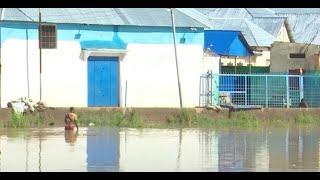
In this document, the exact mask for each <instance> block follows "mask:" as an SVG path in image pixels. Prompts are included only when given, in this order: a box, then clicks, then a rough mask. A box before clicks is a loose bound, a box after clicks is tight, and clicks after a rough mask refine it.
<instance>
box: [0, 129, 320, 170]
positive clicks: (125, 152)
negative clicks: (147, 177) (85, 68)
mask: <svg viewBox="0 0 320 180" xmlns="http://www.w3.org/2000/svg"><path fill="white" fill-rule="evenodd" d="M0 135H1V138H0V151H1V154H0V171H319V155H320V154H319V142H320V131H319V128H298V127H290V128H288V129H283V128H263V129H261V130H259V131H243V130H234V129H233V130H232V129H230V130H209V129H140V130H139V129H112V128H88V129H85V128H83V129H81V130H79V132H77V131H76V132H75V131H64V129H62V128H49V129H32V130H16V129H14V130H13V129H8V130H7V131H6V132H1V131H0ZM17 162H19V163H17Z"/></svg>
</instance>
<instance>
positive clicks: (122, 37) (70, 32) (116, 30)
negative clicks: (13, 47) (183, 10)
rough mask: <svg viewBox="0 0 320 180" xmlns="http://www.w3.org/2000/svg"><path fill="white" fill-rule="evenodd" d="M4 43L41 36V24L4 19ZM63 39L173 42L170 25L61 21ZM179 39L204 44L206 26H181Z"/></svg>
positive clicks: (121, 44) (87, 44)
mask: <svg viewBox="0 0 320 180" xmlns="http://www.w3.org/2000/svg"><path fill="white" fill-rule="evenodd" d="M1 28H2V29H1V33H2V34H1V35H2V40H1V43H4V41H6V40H8V39H26V29H28V36H29V37H28V38H29V40H37V39H38V24H36V23H22V22H21V23H18V22H3V23H2V24H1ZM57 28H58V31H57V32H58V34H57V38H58V41H59V40H65V41H78V42H79V43H80V45H81V48H98V49H100V48H108V49H113V48H115V49H126V47H127V44H129V43H138V44H172V43H173V39H172V29H171V28H170V27H146V26H101V25H82V24H57ZM176 39H177V42H180V43H183V44H198V45H203V44H204V30H203V28H197V30H196V31H192V30H191V29H190V28H177V36H176Z"/></svg>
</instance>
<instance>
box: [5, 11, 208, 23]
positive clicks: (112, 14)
mask: <svg viewBox="0 0 320 180" xmlns="http://www.w3.org/2000/svg"><path fill="white" fill-rule="evenodd" d="M38 11H39V9H38V8H5V12H4V17H3V20H7V21H35V22H38V18H39V17H38ZM41 15H42V21H43V22H51V23H80V24H98V25H128V26H171V16H170V10H169V9H167V8H41ZM175 23H176V26H177V27H205V25H204V24H202V23H201V22H199V21H198V20H196V19H194V18H192V17H190V16H188V15H187V14H185V13H182V12H180V11H179V10H175Z"/></svg>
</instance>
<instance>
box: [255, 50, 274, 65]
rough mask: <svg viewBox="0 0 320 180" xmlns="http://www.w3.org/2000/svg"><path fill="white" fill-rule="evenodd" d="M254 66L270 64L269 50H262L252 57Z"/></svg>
mask: <svg viewBox="0 0 320 180" xmlns="http://www.w3.org/2000/svg"><path fill="white" fill-rule="evenodd" d="M253 62H254V64H253V65H254V66H269V65H270V50H262V52H261V55H260V56H257V55H255V56H254V58H253Z"/></svg>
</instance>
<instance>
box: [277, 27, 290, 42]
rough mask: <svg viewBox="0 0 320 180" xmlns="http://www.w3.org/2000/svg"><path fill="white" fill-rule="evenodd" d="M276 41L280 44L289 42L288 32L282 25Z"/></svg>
mask: <svg viewBox="0 0 320 180" xmlns="http://www.w3.org/2000/svg"><path fill="white" fill-rule="evenodd" d="M277 41H280V42H290V39H289V35H288V31H287V28H286V26H285V25H284V23H283V24H282V26H281V28H280V31H279V33H278V36H277Z"/></svg>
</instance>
